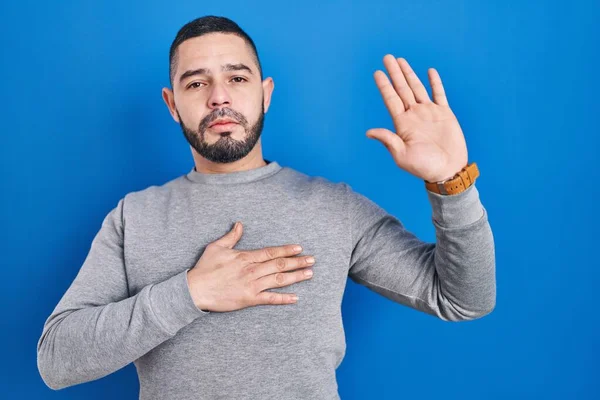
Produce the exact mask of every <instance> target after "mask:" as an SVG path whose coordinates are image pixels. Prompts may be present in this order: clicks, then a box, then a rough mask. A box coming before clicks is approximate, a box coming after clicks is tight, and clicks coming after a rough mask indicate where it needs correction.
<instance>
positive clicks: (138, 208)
mask: <svg viewBox="0 0 600 400" xmlns="http://www.w3.org/2000/svg"><path fill="white" fill-rule="evenodd" d="M183 178H184V176H179V177H177V178H175V179H172V180H170V181H168V182H165V183H163V184H156V185H150V186H147V187H145V188H143V189H139V190H134V191H130V192H128V193H126V194H125V195H124V196H123V198H122V199H121V200H120V201H119V203H121V205H122V207H123V215H124V216H125V215H127V214H136V213H140V212H152V211H157V210H160V209H164V207H168V206H169V205H170V204H171V203H173V202H175V201H177V200H176V199H177V198H178V197H179V195H180V194H181V191H182V190H185V189H184V188H185V182H184V181H183Z"/></svg>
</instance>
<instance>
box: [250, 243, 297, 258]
mask: <svg viewBox="0 0 600 400" xmlns="http://www.w3.org/2000/svg"><path fill="white" fill-rule="evenodd" d="M301 252H302V246H300V245H297V244H288V245H284V246H272V247H265V248H262V249H257V250H250V251H245V252H244V253H246V254H247V257H248V259H249V261H250V262H255V263H260V262H265V261H269V260H272V259H275V258H279V257H291V256H293V255H296V254H298V253H301Z"/></svg>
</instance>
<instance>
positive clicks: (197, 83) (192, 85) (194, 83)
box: [187, 82, 202, 89]
mask: <svg viewBox="0 0 600 400" xmlns="http://www.w3.org/2000/svg"><path fill="white" fill-rule="evenodd" d="M201 84H202V82H192V83H190V84H189V85H188V87H187V88H188V89H190V88H192V89H195V88H197V87H199V85H201Z"/></svg>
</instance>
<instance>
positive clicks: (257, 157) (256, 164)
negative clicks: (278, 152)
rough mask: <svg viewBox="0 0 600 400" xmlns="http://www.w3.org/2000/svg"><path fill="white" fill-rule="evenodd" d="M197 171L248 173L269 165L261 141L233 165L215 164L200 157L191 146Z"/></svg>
mask: <svg viewBox="0 0 600 400" xmlns="http://www.w3.org/2000/svg"><path fill="white" fill-rule="evenodd" d="M190 148H191V150H192V156H193V157H194V164H195V166H196V171H198V172H201V173H203V174H223V173H228V172H237V171H247V170H250V169H255V168H260V167H264V166H265V165H267V163H266V162H265V160H264V159H263V155H262V148H261V146H260V139H259V140H258V142H257V143H256V146H254V148H253V149H252V150H251V151H250V153H248V154H247V155H246V156H245V157H244V158H241V159H239V160H237V161H234V162H231V163H225V164H222V163H215V162H212V161H210V160H207V159H206V158H204V157H202V156H201V155H199V154H198V153H197V152H196V151H195V150H194V148H192V147H191V146H190Z"/></svg>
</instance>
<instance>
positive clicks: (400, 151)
mask: <svg viewBox="0 0 600 400" xmlns="http://www.w3.org/2000/svg"><path fill="white" fill-rule="evenodd" d="M383 63H384V65H385V67H386V69H387V71H388V73H389V75H390V77H391V78H392V82H391V83H390V80H389V79H388V77H387V75H386V74H385V73H384V72H383V71H381V70H377V71H375V73H374V78H375V83H376V84H377V87H378V88H379V91H380V92H381V95H382V97H383V101H384V103H385V106H386V107H387V109H388V111H389V113H390V115H391V116H392V120H393V122H394V127H395V129H396V132H395V133H394V132H392V131H390V130H388V129H385V128H373V129H369V130H368V131H367V137H369V138H372V139H377V140H379V141H380V142H382V143H383V144H384V145H385V146H386V148H387V149H388V150H389V152H390V153H391V154H392V157H393V158H394V161H395V163H396V165H398V166H399V167H400V168H402V169H404V170H405V171H408V172H410V173H411V174H413V175H415V176H417V177H419V178H421V179H424V180H426V181H429V182H438V181H442V180H445V179H448V178H451V177H452V176H454V175H455V174H456V173H457V172H459V171H460V170H461V169H462V168H463V167H465V166H466V165H467V161H468V154H467V146H466V143H465V137H464V135H463V132H462V129H461V128H460V125H459V123H458V120H457V119H456V117H455V116H454V113H453V112H452V110H451V109H450V107H449V105H448V100H447V99H446V94H445V91H444V86H443V85H442V80H441V78H440V76H439V74H438V73H437V71H436V70H435V69H434V68H430V69H429V70H428V71H427V72H428V76H429V82H430V84H431V88H432V94H433V101H431V100H430V98H429V95H428V94H427V90H426V89H425V87H424V86H423V84H422V83H421V81H420V80H419V77H418V76H417V75H416V74H415V72H414V71H413V70H412V68H411V67H410V65H409V64H408V62H407V61H406V60H405V59H404V58H402V57H400V58H398V59H396V58H395V57H394V56H393V55H391V54H387V55H386V56H385V57H384V58H383Z"/></svg>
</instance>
